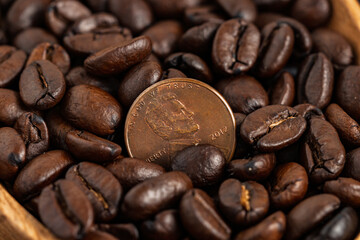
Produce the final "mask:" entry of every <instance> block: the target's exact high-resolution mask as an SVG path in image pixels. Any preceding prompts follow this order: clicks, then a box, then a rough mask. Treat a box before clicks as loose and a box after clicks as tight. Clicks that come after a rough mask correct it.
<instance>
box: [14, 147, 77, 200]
mask: <svg viewBox="0 0 360 240" xmlns="http://www.w3.org/2000/svg"><path fill="white" fill-rule="evenodd" d="M72 164H73V160H72V158H71V156H70V155H69V154H68V153H67V152H65V151H62V150H53V151H49V152H46V153H44V154H41V155H39V156H37V157H36V158H34V159H32V160H31V161H30V162H29V163H28V164H26V166H25V167H24V168H23V169H22V170H21V171H20V173H19V175H18V176H17V178H16V180H15V182H14V194H15V196H16V198H18V199H19V200H21V201H25V200H27V199H30V198H31V197H34V196H36V195H38V194H39V193H40V192H41V190H42V189H43V188H44V187H46V186H47V185H49V184H51V183H53V182H55V181H56V180H57V179H58V178H59V177H60V176H61V175H62V174H63V173H64V172H66V170H67V169H68V168H69V167H70V165H72Z"/></svg>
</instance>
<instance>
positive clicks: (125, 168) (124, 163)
mask: <svg viewBox="0 0 360 240" xmlns="http://www.w3.org/2000/svg"><path fill="white" fill-rule="evenodd" d="M106 168H107V169H108V170H109V171H110V172H112V174H114V176H115V177H116V178H117V179H118V180H119V181H120V184H121V186H122V187H123V188H124V190H125V191H127V190H128V189H130V188H132V187H134V186H135V185H137V184H139V183H141V182H144V181H146V180H148V179H150V178H154V177H158V176H160V175H161V174H163V173H165V169H164V168H163V167H161V166H160V165H157V164H155V163H149V162H146V161H143V160H139V159H136V158H118V159H116V160H115V161H114V162H112V163H110V164H108V165H107V166H106Z"/></svg>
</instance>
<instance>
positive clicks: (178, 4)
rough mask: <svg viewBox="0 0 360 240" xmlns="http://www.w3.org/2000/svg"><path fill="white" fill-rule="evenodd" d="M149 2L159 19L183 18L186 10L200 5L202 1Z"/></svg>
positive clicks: (151, 0) (157, 0) (171, 0)
mask: <svg viewBox="0 0 360 240" xmlns="http://www.w3.org/2000/svg"><path fill="white" fill-rule="evenodd" d="M147 2H149V4H150V6H151V7H152V9H153V10H154V12H155V14H156V15H157V16H158V17H161V18H174V17H181V16H182V13H183V12H184V10H185V9H186V8H190V7H194V6H197V5H200V3H201V2H202V0H186V1H177V0H168V1H166V2H164V1H162V0H147Z"/></svg>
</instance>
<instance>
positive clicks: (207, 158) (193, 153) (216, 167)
mask: <svg viewBox="0 0 360 240" xmlns="http://www.w3.org/2000/svg"><path fill="white" fill-rule="evenodd" d="M225 164H226V159H225V157H224V155H223V154H222V152H221V151H220V150H219V149H218V148H216V147H214V146H212V145H207V144H200V145H196V146H190V147H187V148H185V149H183V150H181V151H179V152H178V153H177V154H176V156H175V157H174V159H172V163H171V169H172V170H173V171H183V172H185V173H186V175H188V176H189V178H190V179H191V181H192V182H193V184H194V186H195V187H205V186H210V185H213V184H215V183H217V182H219V181H220V180H221V177H222V175H223V172H224V170H225Z"/></svg>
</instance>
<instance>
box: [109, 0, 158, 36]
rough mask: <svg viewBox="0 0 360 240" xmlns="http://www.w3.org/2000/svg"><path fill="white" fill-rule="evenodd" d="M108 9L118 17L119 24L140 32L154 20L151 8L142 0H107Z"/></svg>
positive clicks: (134, 31)
mask: <svg viewBox="0 0 360 240" xmlns="http://www.w3.org/2000/svg"><path fill="white" fill-rule="evenodd" d="M108 4H109V10H110V11H111V12H112V13H114V14H115V16H116V17H117V18H118V19H119V21H120V24H121V26H124V27H127V28H129V29H130V30H131V32H133V33H140V32H141V31H143V30H144V29H145V28H147V27H149V26H150V25H151V24H152V22H153V21H154V16H153V14H152V10H151V8H150V6H149V4H148V2H147V1H144V0H109V1H108Z"/></svg>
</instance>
